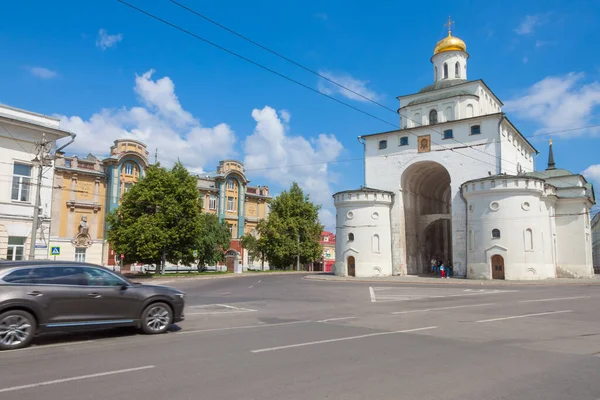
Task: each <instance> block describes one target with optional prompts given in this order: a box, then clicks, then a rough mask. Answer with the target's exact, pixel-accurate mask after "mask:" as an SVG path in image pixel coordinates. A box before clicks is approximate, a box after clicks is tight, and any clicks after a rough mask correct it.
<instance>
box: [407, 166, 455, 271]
mask: <svg viewBox="0 0 600 400" xmlns="http://www.w3.org/2000/svg"><path fill="white" fill-rule="evenodd" d="M401 192H402V202H403V207H402V208H401V212H403V214H404V225H405V243H406V245H405V246H406V247H405V254H406V265H407V272H408V273H409V274H423V273H429V272H430V268H431V259H432V258H433V257H436V258H439V259H441V260H442V261H444V262H445V261H448V260H452V224H451V215H452V202H451V196H450V194H451V188H450V174H449V173H448V171H447V170H446V168H445V167H444V166H443V165H441V164H439V163H437V162H434V161H420V162H416V163H414V164H412V165H411V166H410V167H408V168H407V169H406V170H405V171H404V173H403V174H402V184H401Z"/></svg>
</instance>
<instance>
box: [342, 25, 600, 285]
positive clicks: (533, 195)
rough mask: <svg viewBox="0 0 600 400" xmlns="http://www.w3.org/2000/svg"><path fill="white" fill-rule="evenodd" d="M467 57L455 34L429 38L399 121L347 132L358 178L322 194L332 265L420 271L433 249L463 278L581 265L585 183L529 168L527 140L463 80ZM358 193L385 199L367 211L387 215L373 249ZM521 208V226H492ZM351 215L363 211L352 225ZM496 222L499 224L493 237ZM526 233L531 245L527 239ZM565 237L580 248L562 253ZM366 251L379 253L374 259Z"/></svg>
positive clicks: (367, 205)
mask: <svg viewBox="0 0 600 400" xmlns="http://www.w3.org/2000/svg"><path fill="white" fill-rule="evenodd" d="M468 59H469V54H468V53H467V51H466V44H465V43H464V42H463V41H462V40H461V39H459V38H457V37H454V36H452V34H451V32H450V31H449V32H448V36H447V37H446V38H444V39H442V40H440V41H439V42H438V43H437V45H436V46H435V48H434V54H433V57H432V58H431V62H432V64H433V71H432V72H433V83H432V84H431V85H429V86H427V87H425V88H423V89H421V90H420V91H419V92H417V93H414V94H410V95H406V96H400V97H398V100H399V101H400V108H399V110H398V112H399V114H400V127H401V129H399V130H395V131H389V132H382V133H375V134H370V135H363V136H361V137H359V140H361V142H362V143H363V145H364V153H365V164H364V168H365V183H364V187H365V188H363V189H361V190H358V191H348V192H340V193H337V194H335V195H334V203H335V205H336V209H337V226H338V228H337V231H336V236H337V243H338V246H337V258H336V266H335V271H336V273H337V274H340V275H347V274H349V272H348V271H349V266H351V263H354V267H355V271H356V272H355V273H356V276H373V275H377V274H380V275H406V274H423V273H428V271H430V260H431V259H432V257H436V258H441V259H443V260H444V261H446V262H451V263H452V267H453V272H454V275H455V276H461V277H467V278H494V277H502V278H507V279H542V278H547V277H554V276H573V277H576V276H577V277H579V276H589V275H590V273H591V270H592V269H591V241H590V238H589V235H590V233H591V232H590V230H589V229H590V228H589V223H586V219H587V220H588V221H589V210H590V208H591V206H592V205H593V204H595V199H594V196H593V189H592V187H591V185H589V184H588V183H587V182H586V181H585V179H584V178H583V177H582V176H580V175H576V174H571V173H570V172H568V171H565V170H559V169H556V167H555V166H554V160H553V159H552V160H550V162H549V166H548V170H546V171H541V172H534V157H535V156H536V155H537V154H538V152H537V150H536V149H535V148H534V147H533V146H532V145H531V143H529V142H528V140H527V139H526V138H525V137H524V136H523V135H522V134H521V133H520V132H519V131H518V129H517V128H516V127H515V126H514V125H513V124H512V123H511V121H510V120H509V119H508V118H507V116H506V115H505V114H504V113H503V112H502V102H501V101H500V99H498V97H497V96H496V95H495V94H494V93H493V92H492V91H491V90H490V88H489V87H488V86H487V85H486V84H485V83H484V82H483V80H480V79H478V80H468V79H467V60H468ZM381 171H386V173H385V174H382V173H381ZM473 185H475V186H473ZM492 185H493V186H492ZM504 185H506V187H505V186H504ZM366 188H370V189H366ZM473 188H475V189H473ZM369 191H380V192H381V193H380V194H379V197H380V196H381V195H382V194H383V193H390V195H391V198H392V200H391V201H390V204H389V207H390V211H389V213H388V214H385V213H379V215H380V220H378V222H377V224H380V223H382V221H381V218H384V219H387V220H388V221H389V225H390V230H389V233H387V234H385V239H383V237H382V236H380V237H379V239H378V240H379V241H380V242H381V243H383V242H384V240H385V241H386V242H389V243H390V245H389V246H381V247H380V249H381V252H382V253H384V252H385V253H386V256H385V257H383V256H379V255H377V254H376V253H375V252H374V251H373V249H374V248H372V246H371V243H373V240H374V235H375V234H376V233H374V232H371V230H372V229H374V226H375V224H373V222H372V221H368V218H367V217H368V215H370V214H372V212H373V211H372V208H373V204H372V203H371V202H370V201H366V200H367V198H369V196H371V197H370V198H369V199H370V200H373V199H374V196H375V194H376V193H372V194H371V193H369ZM475 191H477V192H476V193H475ZM363 192H366V193H363ZM355 196H358V197H355ZM361 196H362V200H361V201H359V200H358V199H359V198H361ZM535 199H537V200H535ZM500 200H502V201H500ZM379 201H380V198H379ZM354 202H355V203H354ZM526 203H527V204H529V205H528V206H527V205H525V204H526ZM492 204H493V205H492ZM490 207H492V208H495V209H492V208H490ZM536 207H537V208H536ZM524 208H528V210H527V214H525V215H526V219H528V220H529V222H527V223H526V224H525V223H524V222H523V224H524V225H523V226H520V225H519V226H518V227H517V225H518V224H513V225H510V224H507V223H503V229H500V228H498V227H492V226H495V225H497V224H499V223H501V222H502V221H505V220H506V218H516V216H520V215H521V212H525V210H524ZM500 210H502V211H501V212H500ZM488 211H489V213H488ZM477 213H478V214H477ZM354 215H362V216H363V217H364V216H365V215H366V216H367V217H364V218H366V220H364V221H360V223H358V222H357V221H356V220H354V219H353V216H354ZM525 215H524V217H525ZM525 225H527V226H525ZM528 229H529V230H530V231H529V230H528ZM502 230H504V231H505V232H507V233H505V234H502V233H501V237H500V238H497V237H496V235H497V231H502ZM357 232H360V234H358V233H357ZM468 232H473V233H472V234H471V236H469V234H468ZM567 232H568V233H569V234H568V235H567ZM377 235H379V233H377ZM382 235H383V234H382ZM532 235H533V239H531V240H530V238H531V237H532ZM349 237H353V238H354V239H353V242H354V243H348V241H349V240H348V238H349ZM471 237H472V238H473V239H471ZM532 241H533V243H534V244H533V247H532V246H531V245H528V244H527V243H529V244H531V242H532ZM542 241H543V245H542ZM359 243H360V244H359ZM570 247H576V248H578V249H579V250H580V254H578V255H574V256H572V254H570V252H569V250H568V249H569V248H570ZM359 248H360V249H359ZM550 249H552V251H550ZM352 252H355V253H356V254H351V253H352ZM571 253H572V252H571ZM388 255H389V257H388ZM375 256H377V257H383V259H386V260H387V259H391V262H389V263H386V264H385V265H377V267H379V268H378V269H375V268H374V265H372V262H371V261H370V259H372V258H373V257H375ZM382 262H383V261H382ZM361 265H364V268H362V267H360V266H361ZM379 271H381V272H379ZM494 271H496V273H494Z"/></svg>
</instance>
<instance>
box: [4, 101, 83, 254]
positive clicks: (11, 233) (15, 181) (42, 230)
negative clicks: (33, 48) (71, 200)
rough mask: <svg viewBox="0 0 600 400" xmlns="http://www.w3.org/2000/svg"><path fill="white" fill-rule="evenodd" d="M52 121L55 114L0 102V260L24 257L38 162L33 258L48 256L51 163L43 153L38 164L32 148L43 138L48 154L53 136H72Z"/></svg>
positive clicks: (28, 237)
mask: <svg viewBox="0 0 600 400" xmlns="http://www.w3.org/2000/svg"><path fill="white" fill-rule="evenodd" d="M58 125H59V120H58V119H56V118H53V117H49V116H46V115H41V114H36V113H33V112H30V111H25V110H19V109H16V108H13V107H8V106H5V105H0V177H1V178H0V182H1V186H2V187H3V189H2V190H0V260H6V259H8V260H23V259H27V258H29V255H30V243H31V237H32V225H33V215H34V205H35V200H36V196H37V195H38V191H37V189H36V188H37V183H38V170H39V168H43V169H42V181H41V189H40V192H39V195H40V212H39V215H40V219H39V225H38V226H39V228H38V230H37V235H36V246H35V249H34V251H35V258H44V259H45V258H48V252H49V248H48V241H49V234H50V216H51V205H52V188H53V181H54V167H53V163H52V160H51V158H49V157H48V159H47V160H46V161H45V163H44V165H43V166H41V164H40V163H39V162H38V161H37V160H36V154H38V146H39V143H40V142H42V141H43V140H45V141H46V142H48V143H47V145H46V146H45V147H46V148H45V154H46V155H47V156H48V154H49V153H50V152H52V151H53V150H54V149H55V148H56V141H57V140H58V139H62V138H65V137H68V136H72V137H74V135H71V134H70V133H69V132H66V131H64V130H62V129H60V128H59V127H58Z"/></svg>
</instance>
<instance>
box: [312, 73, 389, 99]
mask: <svg viewBox="0 0 600 400" xmlns="http://www.w3.org/2000/svg"><path fill="white" fill-rule="evenodd" d="M319 74H321V75H323V76H324V77H326V78H327V79H330V80H332V81H334V82H337V83H339V84H340V85H342V86H344V87H347V88H348V89H350V90H351V91H349V90H346V89H343V88H341V87H340V86H337V85H334V84H333V83H331V82H329V81H327V80H325V79H322V78H321V79H319V83H318V88H319V91H320V92H321V93H324V94H327V95H333V94H334V93H339V94H341V95H342V96H344V97H346V98H348V99H351V100H358V101H368V100H366V99H365V98H364V97H367V98H369V99H371V100H375V101H376V100H379V99H380V98H381V96H380V95H379V94H378V93H376V92H375V91H374V90H372V89H369V88H368V87H367V84H368V83H369V82H368V81H361V80H359V79H356V78H353V77H352V76H350V75H348V74H344V73H340V74H333V73H332V72H329V71H319ZM353 92H354V93H353ZM357 93H358V94H357ZM361 96H364V97H361Z"/></svg>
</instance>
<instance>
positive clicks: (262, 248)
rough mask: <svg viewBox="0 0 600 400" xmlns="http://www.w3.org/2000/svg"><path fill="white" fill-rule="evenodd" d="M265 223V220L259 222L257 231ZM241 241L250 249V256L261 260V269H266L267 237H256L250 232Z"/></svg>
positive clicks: (245, 247) (244, 246)
mask: <svg viewBox="0 0 600 400" xmlns="http://www.w3.org/2000/svg"><path fill="white" fill-rule="evenodd" d="M264 223H265V220H263V221H261V222H259V226H258V227H257V231H260V229H261V225H262V224H264ZM240 242H241V244H242V247H243V248H244V249H246V250H247V251H248V253H249V256H250V257H252V258H254V259H258V260H260V264H261V270H264V269H265V259H266V239H265V238H264V237H263V236H259V237H256V236H254V235H251V234H250V235H244V236H242V237H241V239H240Z"/></svg>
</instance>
